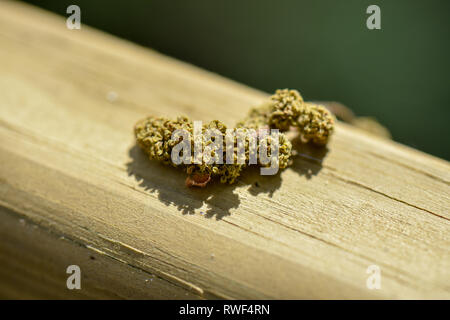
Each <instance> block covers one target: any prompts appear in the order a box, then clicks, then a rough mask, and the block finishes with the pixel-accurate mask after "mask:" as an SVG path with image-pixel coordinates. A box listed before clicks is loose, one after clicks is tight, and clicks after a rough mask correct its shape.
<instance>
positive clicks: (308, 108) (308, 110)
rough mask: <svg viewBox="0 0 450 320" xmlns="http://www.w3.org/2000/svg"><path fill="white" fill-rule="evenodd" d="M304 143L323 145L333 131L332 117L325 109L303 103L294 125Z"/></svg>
mask: <svg viewBox="0 0 450 320" xmlns="http://www.w3.org/2000/svg"><path fill="white" fill-rule="evenodd" d="M296 126H297V127H298V128H299V130H300V134H301V138H302V140H303V141H304V142H308V141H312V142H314V143H315V144H318V145H325V144H327V142H328V138H329V137H330V136H331V134H332V132H333V129H334V117H333V115H332V114H331V112H330V111H328V110H327V109H326V108H325V107H323V106H321V105H317V104H312V103H307V102H306V103H304V105H303V106H302V110H301V112H300V116H299V117H298V119H297V125H296Z"/></svg>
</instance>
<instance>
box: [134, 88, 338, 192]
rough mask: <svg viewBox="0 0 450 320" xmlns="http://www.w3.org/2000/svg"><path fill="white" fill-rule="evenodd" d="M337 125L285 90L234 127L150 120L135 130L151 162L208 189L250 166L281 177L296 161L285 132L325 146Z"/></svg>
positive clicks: (185, 120)
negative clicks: (214, 181) (180, 171)
mask: <svg viewBox="0 0 450 320" xmlns="http://www.w3.org/2000/svg"><path fill="white" fill-rule="evenodd" d="M333 124H334V117H333V116H332V114H331V113H330V112H329V111H328V110H327V109H325V108H324V107H322V106H319V105H315V104H311V103H307V102H304V101H303V98H302V97H301V95H300V94H299V93H298V91H296V90H288V89H284V90H277V91H276V92H275V94H274V95H272V96H271V97H270V99H269V101H267V102H265V103H264V104H262V105H260V106H259V107H256V108H253V109H251V110H250V113H249V114H248V116H247V117H246V118H244V119H243V120H242V121H241V122H239V123H238V124H237V126H236V128H235V129H227V127H226V126H225V124H223V123H222V122H220V121H219V120H214V121H211V122H210V123H208V124H205V125H203V124H202V123H201V122H200V121H191V120H189V119H188V118H186V117H178V118H177V119H175V120H170V119H166V118H162V117H148V118H145V119H143V120H141V121H139V122H138V123H137V124H136V125H135V128H134V132H135V136H136V140H137V144H138V145H139V146H140V147H141V148H142V149H143V150H144V152H146V153H147V155H148V156H149V158H150V159H151V160H157V161H161V162H162V163H164V164H169V165H173V166H175V167H182V168H183V169H184V170H185V171H186V173H187V174H188V178H187V179H186V185H187V186H199V187H204V186H206V184H207V183H208V182H209V181H210V180H211V178H213V177H219V178H220V181H221V182H222V183H234V182H235V181H236V179H237V178H238V177H239V176H240V174H241V172H242V170H243V169H244V168H245V167H247V166H249V165H259V166H261V174H263V175H273V174H276V173H277V172H278V169H279V168H281V169H283V168H286V167H287V166H288V165H289V162H290V157H291V149H292V145H291V142H290V141H289V139H288V138H287V136H286V135H285V134H284V132H286V131H288V130H291V129H297V130H298V132H299V135H300V138H301V140H302V141H303V142H305V143H306V142H309V141H311V142H313V143H315V144H317V145H325V144H326V143H327V141H328V139H329V137H330V135H331V133H332V131H333ZM224 159H226V161H224Z"/></svg>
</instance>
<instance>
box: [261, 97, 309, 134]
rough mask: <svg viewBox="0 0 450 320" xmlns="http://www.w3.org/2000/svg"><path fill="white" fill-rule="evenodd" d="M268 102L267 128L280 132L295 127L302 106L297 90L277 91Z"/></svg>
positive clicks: (301, 99)
mask: <svg viewBox="0 0 450 320" xmlns="http://www.w3.org/2000/svg"><path fill="white" fill-rule="evenodd" d="M270 100H271V101H272V106H271V108H270V115H269V126H270V127H272V128H277V129H280V130H281V131H288V130H289V128H290V127H291V126H295V125H296V120H297V119H298V117H299V116H300V113H301V111H302V106H303V104H304V102H303V98H302V96H301V95H300V93H299V92H298V91H297V90H289V89H283V90H277V91H276V92H275V94H274V95H273V96H271V97H270Z"/></svg>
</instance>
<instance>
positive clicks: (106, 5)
mask: <svg viewBox="0 0 450 320" xmlns="http://www.w3.org/2000/svg"><path fill="white" fill-rule="evenodd" d="M28 2H30V3H33V4H36V5H38V6H41V7H43V8H46V9H49V10H52V11H54V12H56V13H58V14H61V15H66V8H67V6H69V5H70V4H77V5H79V6H80V8H81V21H82V23H85V24H88V25H91V26H93V27H96V28H99V29H102V30H105V31H107V32H110V33H112V34H115V35H118V36H120V37H123V38H126V39H129V40H131V41H134V42H137V43H140V44H142V45H144V46H148V47H151V48H153V49H156V50H158V51H160V52H163V53H165V54H168V55H171V56H174V57H176V58H179V59H181V60H185V61H188V62H191V63H193V64H195V65H198V66H200V67H202V68H205V69H208V70H212V71H214V72H217V73H219V74H222V75H224V76H226V77H229V78H232V79H235V80H237V81H239V82H242V83H246V84H248V85H250V86H252V87H256V88H259V89H262V90H264V91H267V92H273V91H274V90H275V89H276V88H284V87H289V88H296V89H298V90H299V91H300V92H301V93H302V95H303V96H304V98H305V99H307V100H335V101H339V102H342V103H344V104H345V105H347V106H349V107H350V108H351V109H353V110H354V111H355V113H356V114H357V115H370V116H374V117H376V118H377V119H378V120H379V121H380V122H381V123H382V124H384V125H386V126H387V127H388V128H389V129H390V131H391V132H392V134H393V137H394V139H395V140H397V141H400V142H402V143H405V144H407V145H410V146H413V147H415V148H418V149H421V150H423V151H425V152H428V153H431V154H434V155H436V156H439V157H442V158H446V159H450V148H449V137H450V127H449V125H448V120H449V119H450V93H449V80H450V75H449V72H450V68H449V66H450V62H449V57H450V46H449V39H450V32H449V30H450V19H449V18H450V1H448V0H443V1H437V0H432V1H411V0H409V1H408V0H404V1H399V0H397V1H392V0H390V1H364V0H352V1H349V0H346V1H336V0H319V1H294V0H291V1H262V0H259V1H243V0H241V1H230V0H228V1H213V0H205V1H195V0H190V1H185V0H184V1H163V0H159V1H150V0H141V1H139V0H128V1H111V0H94V1H93V0H84V1H76V0H70V1H65V0H31V1H28ZM370 4H377V5H378V6H379V7H380V8H381V27H382V29H381V30H368V29H367V27H366V19H367V17H368V14H366V9H367V7H368V6H369V5H370ZM66 16H67V15H66ZM74 32H76V31H74Z"/></svg>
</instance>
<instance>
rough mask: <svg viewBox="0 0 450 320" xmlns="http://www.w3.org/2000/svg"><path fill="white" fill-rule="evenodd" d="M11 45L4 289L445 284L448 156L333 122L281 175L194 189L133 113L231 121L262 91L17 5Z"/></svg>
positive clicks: (418, 289) (127, 291)
mask: <svg viewBox="0 0 450 320" xmlns="http://www.w3.org/2000/svg"><path fill="white" fill-rule="evenodd" d="M62 14H64V13H62ZM0 48H1V50H0V163H1V166H0V207H1V210H0V216H1V220H0V221H1V223H0V229H1V231H0V242H1V243H2V246H1V248H0V249H1V250H0V261H1V263H0V296H2V297H63V298H67V297H73V298H80V297H91V298H92V297H96V298H110V297H118V298H135V297H140V298H169V299H170V298H183V296H185V297H188V298H193V299H194V298H200V299H202V298H244V299H247V298H252V299H259V298H263V299H265V298H279V299H292V298H293V299H297V298H298V299H303V298H308V299H315V298H319V299H323V298H363V299H365V298H383V299H384V298H389V299H391V298H393V299H404V298H444V299H448V298H450V272H449V270H450V252H449V248H450V241H449V240H450V232H449V231H450V222H449V219H450V211H449V204H450V195H449V191H450V188H449V184H450V165H449V163H448V162H446V161H444V160H441V159H437V158H435V157H432V156H429V155H427V154H424V153H421V152H419V151H416V150H413V149H411V148H408V147H405V146H403V145H400V144H398V143H395V142H392V141H388V140H383V139H380V138H377V137H375V136H371V135H370V134H367V133H365V132H363V131H360V130H357V129H354V128H352V127H350V126H347V125H345V124H341V123H339V124H338V126H337V130H336V133H335V135H334V136H333V139H332V141H331V143H330V144H329V146H328V148H327V149H326V150H320V149H313V148H311V147H306V146H299V155H298V156H297V157H296V158H295V161H294V164H293V165H292V166H291V167H290V168H288V169H286V170H284V171H282V172H281V174H278V175H277V176H273V177H268V176H259V175H258V171H256V170H253V171H252V170H250V171H249V172H248V173H246V174H245V175H243V176H242V178H241V179H239V181H238V183H237V184H235V185H233V186H226V185H220V184H212V185H211V186H210V187H208V188H206V189H202V190H199V189H187V188H185V187H184V178H185V177H184V174H183V173H181V172H179V171H177V170H175V169H172V168H168V167H164V166H161V165H159V164H157V163H152V162H150V161H148V160H147V159H146V157H145V156H144V155H143V154H142V152H141V151H140V150H139V149H138V148H136V147H135V142H134V137H133V131H132V129H133V125H134V123H135V122H136V121H137V120H139V119H140V118H142V117H145V116H147V115H151V114H154V115H166V116H171V117H175V116H176V115H178V114H185V115H188V116H189V117H190V118H192V119H196V120H204V121H206V120H212V119H216V118H218V119H221V120H222V121H224V122H225V123H227V124H228V125H233V124H234V123H235V122H237V121H238V120H239V118H241V117H242V116H243V115H244V113H245V112H246V111H247V110H248V109H249V108H250V107H251V106H253V105H256V104H259V103H260V102H261V101H262V100H263V99H265V98H266V97H267V94H266V93H262V92H259V91H257V90H254V89H251V88H248V87H246V86H244V85H241V84H238V83H235V82H232V81H230V80H227V79H224V78H222V77H220V76H218V75H215V74H212V73H209V72H206V71H203V70H200V69H198V68H196V67H194V66H191V65H188V64H185V63H182V62H179V61H176V60H174V59H171V58H168V57H166V56H163V55H161V54H159V53H156V52H154V51H152V50H149V49H146V48H142V47H139V46H137V45H135V44H132V43H129V42H126V41H124V40H120V39H117V38H115V37H112V36H110V35H107V34H104V33H102V32H99V31H96V30H93V29H91V28H89V27H87V26H85V25H83V26H82V29H81V30H68V29H67V28H66V26H65V20H64V19H63V18H62V17H59V16H55V15H52V14H49V13H46V12H44V11H41V10H39V9H36V8H33V7H29V6H26V5H23V4H20V3H16V2H5V1H2V2H1V3H0ZM299 89H300V90H301V88H299ZM108 97H109V99H108ZM111 97H113V98H115V99H111ZM443 146H445V145H443ZM21 219H23V220H21ZM19 221H26V224H27V225H28V224H31V225H33V226H34V227H33V228H31V229H30V230H29V231H27V233H26V234H24V232H25V231H23V230H22V229H21V228H24V226H23V225H22V223H20V222H19ZM44 239H45V240H44ZM61 239H64V240H61ZM61 241H62V242H61ZM33 252H35V253H38V252H40V254H33ZM90 255H95V257H97V259H96V260H91V259H89V258H88V257H89V256H90ZM33 261H34V262H33ZM100 261H101V263H102V265H101V264H100ZM94 263H99V264H98V265H95V264H94ZM71 264H79V265H81V266H82V272H83V270H85V272H86V273H83V274H86V275H89V276H88V278H89V279H90V280H86V281H87V282H86V283H88V285H87V287H86V290H85V291H83V290H84V289H82V290H81V291H80V292H73V291H68V290H67V289H65V287H64V286H65V269H64V268H65V267H66V266H68V265H71ZM372 264H375V265H378V266H379V267H380V268H381V274H382V287H381V289H380V290H369V289H368V288H367V287H366V279H367V277H368V274H367V273H366V269H367V268H368V266H369V265H372ZM20 265H22V266H24V265H27V267H26V268H23V273H24V276H23V277H21V276H20V273H17V272H15V273H14V272H13V271H12V270H17V268H16V267H14V266H20ZM105 266H109V267H105ZM26 270H28V271H26ZM33 270H34V271H33ZM58 270H59V271H58ZM136 270H137V271H136ZM43 272H47V273H46V274H47V276H46V277H44V276H41V273H43ZM58 272H60V273H59V274H58ZM12 273H14V276H12ZM149 277H154V278H155V279H158V281H159V282H158V285H157V289H155V290H156V291H155V290H154V291H152V290H150V289H148V291H147V289H146V287H145V286H144V282H145V281H144V280H145V279H147V280H148V278H149ZM26 279H28V280H26ZM46 279H47V280H46ZM58 279H59V280H58ZM58 281H60V282H61V284H60V285H59V284H58V283H59V282H58ZM82 281H85V278H83V279H82ZM155 282H156V281H155ZM83 283H84V282H83ZM155 286H156V285H155ZM133 287H136V288H137V289H136V290H135V291H134V290H133ZM133 292H134V294H133ZM186 294H187V296H186Z"/></svg>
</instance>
